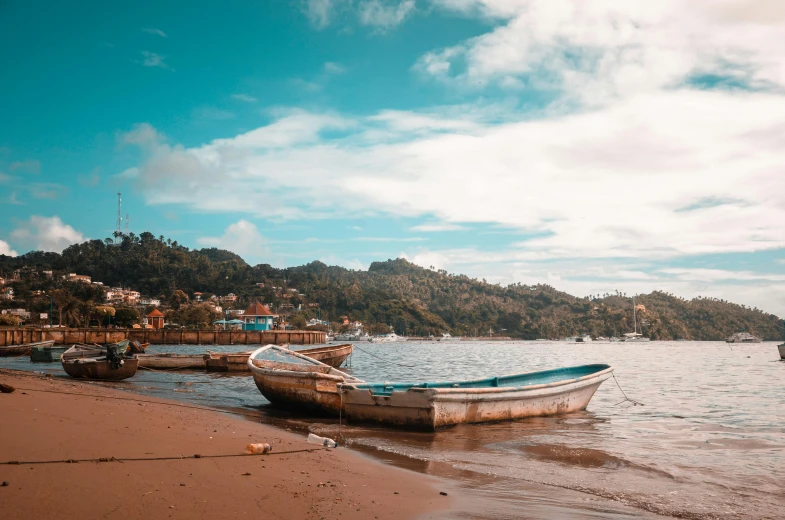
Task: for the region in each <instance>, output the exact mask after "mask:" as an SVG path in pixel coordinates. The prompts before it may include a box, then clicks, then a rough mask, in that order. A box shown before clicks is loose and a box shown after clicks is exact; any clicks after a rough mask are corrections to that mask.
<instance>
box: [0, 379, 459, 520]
mask: <svg viewBox="0 0 785 520" xmlns="http://www.w3.org/2000/svg"><path fill="white" fill-rule="evenodd" d="M0 383H3V384H6V385H11V386H13V387H15V388H17V390H16V391H15V392H13V393H6V394H0V416H1V417H3V420H2V421H1V422H0V462H3V463H5V462H8V461H18V462H20V464H11V465H8V464H0V482H7V483H8V485H7V486H3V487H0V509H1V510H3V512H4V514H3V517H4V518H6V519H9V520H10V519H16V518H19V519H22V518H32V517H35V518H77V517H78V518H110V519H137V518H150V517H154V518H159V517H166V518H207V517H210V518H222V517H228V516H231V517H242V516H248V517H251V516H255V517H258V516H259V515H260V514H261V515H262V516H263V518H282V519H283V518H307V519H321V518H341V519H366V518H378V519H384V518H437V517H440V515H442V514H443V513H444V512H445V511H446V510H448V509H449V508H450V507H451V506H452V505H453V497H450V496H445V495H442V494H440V492H442V491H443V490H445V489H447V490H450V489H451V488H449V483H447V482H443V481H441V480H439V479H436V478H433V477H429V476H426V475H422V474H419V473H415V472H411V471H407V470H403V469H399V468H395V467H392V466H388V465H385V464H383V463H381V462H377V461H374V460H371V459H370V458H368V457H366V456H362V455H360V454H357V453H354V452H352V451H350V450H345V449H340V448H339V449H335V450H325V449H319V447H318V446H314V445H312V444H307V443H306V442H305V439H304V437H302V436H301V435H296V434H293V433H290V432H287V431H283V430H280V429H278V428H275V427H273V426H269V425H266V424H260V423H259V422H257V421H253V420H248V419H247V418H238V417H232V416H231V415H230V414H227V413H222V412H220V411H216V410H212V409H206V408H201V407H197V406H193V405H184V404H183V403H180V402H176V401H168V400H165V399H157V398H151V397H147V396H141V395H139V394H136V393H129V392H125V391H121V390H115V389H112V388H107V387H105V386H102V385H100V384H93V383H87V382H82V381H76V380H64V379H60V378H53V377H46V376H41V375H39V374H31V373H24V372H20V371H15V370H7V369H0ZM73 394H79V395H73ZM88 394H89V395H88ZM249 442H268V443H271V444H272V445H273V451H272V453H271V454H268V455H253V456H239V455H242V454H243V453H244V449H245V446H246V444H247V443H249ZM285 452H288V453H285ZM195 455H199V458H195V457H194V456H195ZM69 459H71V460H80V461H82V462H78V463H67V462H54V463H46V464H40V463H38V464H31V463H32V462H37V461H66V460H69ZM133 459H148V460H133ZM150 459H158V460H150ZM448 488H449V489H448Z"/></svg>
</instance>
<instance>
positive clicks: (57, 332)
mask: <svg viewBox="0 0 785 520" xmlns="http://www.w3.org/2000/svg"><path fill="white" fill-rule="evenodd" d="M124 339H128V340H133V341H138V342H139V343H152V344H153V345H269V344H273V345H287V344H288V345H317V344H320V343H325V342H326V341H327V338H326V335H325V333H324V332H321V331H315V330H187V329H95V328H78V329H75V328H51V329H49V328H27V327H25V328H10V329H0V347H7V346H11V345H23V344H25V343H35V342H38V341H47V340H54V342H55V345H73V344H76V343H85V344H91V343H117V342H118V341H122V340H124Z"/></svg>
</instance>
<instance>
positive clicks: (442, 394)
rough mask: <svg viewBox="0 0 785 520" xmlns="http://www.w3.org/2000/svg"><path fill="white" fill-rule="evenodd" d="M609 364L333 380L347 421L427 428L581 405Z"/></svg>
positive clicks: (604, 376) (570, 409) (608, 374)
mask: <svg viewBox="0 0 785 520" xmlns="http://www.w3.org/2000/svg"><path fill="white" fill-rule="evenodd" d="M612 373H613V367H611V366H610V365H605V364H597V365H581V366H575V367H569V368H559V369H555V370H545V371H540V372H529V373H524V374H515V375H509V376H502V377H490V378H486V379H475V380H469V381H449V382H440V383H421V384H412V383H358V382H348V381H347V382H344V383H341V384H339V385H338V389H339V390H340V391H341V393H342V394H343V397H342V404H343V409H344V411H345V412H346V417H347V419H348V420H349V421H354V422H374V423H381V424H386V425H389V426H395V427H403V428H413V429H419V430H428V431H433V430H437V429H439V428H444V427H446V426H452V425H455V424H462V423H489V422H499V421H510V420H516V419H523V418H526V417H538V416H545V415H556V414H563V413H570V412H576V411H579V410H583V409H585V408H586V406H587V405H588V404H589V401H590V400H591V398H592V396H593V395H594V393H595V392H596V391H597V388H598V387H599V386H600V384H602V382H603V381H605V380H606V379H608V378H609V377H611V375H612Z"/></svg>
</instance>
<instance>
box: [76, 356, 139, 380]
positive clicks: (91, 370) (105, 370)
mask: <svg viewBox="0 0 785 520" xmlns="http://www.w3.org/2000/svg"><path fill="white" fill-rule="evenodd" d="M62 364H63V370H65V373H66V374H68V375H69V376H71V377H75V378H77V379H99V380H101V381H121V380H123V379H128V378H129V377H133V376H134V374H136V369H137V368H138V365H139V361H138V360H136V359H133V358H130V359H125V360H123V366H121V367H120V368H117V369H113V368H112V367H111V366H110V364H109V361H95V362H77V361H63V362H62Z"/></svg>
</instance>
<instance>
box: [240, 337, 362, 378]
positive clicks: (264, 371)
mask: <svg viewBox="0 0 785 520" xmlns="http://www.w3.org/2000/svg"><path fill="white" fill-rule="evenodd" d="M266 350H278V351H281V352H285V353H286V354H289V355H292V356H294V357H298V358H302V359H304V360H306V361H308V364H309V365H315V366H324V367H327V368H329V369H330V371H335V372H338V374H340V375H336V374H329V373H327V374H322V373H320V372H305V371H303V372H300V371H295V370H285V369H277V368H272V367H260V366H257V365H255V364H254V356H256V355H257V354H260V353H261V352H263V351H266ZM258 361H267V362H269V363H276V361H273V360H265V359H259V360H258ZM247 363H248V368H249V369H250V370H251V374H253V375H259V376H260V377H263V376H266V375H268V374H269V375H276V376H279V377H306V378H309V379H325V380H329V381H336V382H339V384H340V382H346V381H347V379H348V380H349V381H351V382H353V383H364V382H365V381H363V380H362V379H359V378H356V377H354V376H352V375H349V374H347V373H345V372H341V371H340V370H338V369H337V368H335V367H332V366H330V365H328V364H326V363H322V362H321V361H318V360H316V359H313V358H310V357H308V356H304V355H302V354H298V353H297V351H294V350H289V349H286V348H283V347H279V346H278V345H265V346H264V347H260V348H258V349H256V350H254V351H253V352H252V353H251V355H250V356H248V362H247ZM305 366H308V365H305Z"/></svg>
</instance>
